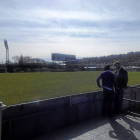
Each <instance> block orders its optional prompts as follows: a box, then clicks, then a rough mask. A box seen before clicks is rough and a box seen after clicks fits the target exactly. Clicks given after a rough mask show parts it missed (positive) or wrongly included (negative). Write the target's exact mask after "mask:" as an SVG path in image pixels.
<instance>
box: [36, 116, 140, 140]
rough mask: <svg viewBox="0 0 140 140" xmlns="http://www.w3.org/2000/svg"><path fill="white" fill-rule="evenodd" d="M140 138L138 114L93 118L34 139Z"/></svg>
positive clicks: (104, 139) (90, 139)
mask: <svg viewBox="0 0 140 140" xmlns="http://www.w3.org/2000/svg"><path fill="white" fill-rule="evenodd" d="M114 139H117V140H140V116H138V115H132V114H131V115H126V114H123V115H118V116H116V117H113V118H107V117H106V118H101V117H98V118H93V119H90V120H86V121H84V122H81V123H77V124H74V125H71V126H69V127H66V128H63V129H60V130H57V131H55V132H52V133H49V134H47V135H44V136H41V137H39V138H37V139H34V140H114Z"/></svg>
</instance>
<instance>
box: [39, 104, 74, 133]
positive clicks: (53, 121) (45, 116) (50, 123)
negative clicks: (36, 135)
mask: <svg viewBox="0 0 140 140" xmlns="http://www.w3.org/2000/svg"><path fill="white" fill-rule="evenodd" d="M39 122H40V123H39V130H40V134H41V135H43V134H45V133H48V132H50V131H53V130H56V129H58V128H62V127H65V126H67V125H71V124H74V123H76V107H75V106H71V107H66V108H63V109H58V110H54V111H49V112H45V113H41V114H40V115H39Z"/></svg>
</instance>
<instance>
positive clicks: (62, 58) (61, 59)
mask: <svg viewBox="0 0 140 140" xmlns="http://www.w3.org/2000/svg"><path fill="white" fill-rule="evenodd" d="M75 61H76V55H69V54H60V53H52V62H55V63H66V62H75Z"/></svg>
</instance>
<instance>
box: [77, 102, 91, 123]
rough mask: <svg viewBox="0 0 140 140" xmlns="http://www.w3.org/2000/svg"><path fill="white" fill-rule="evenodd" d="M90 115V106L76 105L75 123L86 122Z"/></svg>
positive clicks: (85, 104) (88, 104) (86, 104)
mask: <svg viewBox="0 0 140 140" xmlns="http://www.w3.org/2000/svg"><path fill="white" fill-rule="evenodd" d="M90 114H91V104H90V103H84V104H79V105H77V114H76V118H77V122H80V121H83V120H86V119H88V118H90V116H91V115H90Z"/></svg>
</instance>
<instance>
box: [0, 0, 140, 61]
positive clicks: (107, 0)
mask: <svg viewBox="0 0 140 140" xmlns="http://www.w3.org/2000/svg"><path fill="white" fill-rule="evenodd" d="M0 11H1V12H0V63H1V62H4V63H5V59H6V51H5V47H4V43H3V40H4V39H7V40H8V45H9V54H10V60H12V56H15V55H21V54H22V55H24V56H27V55H28V56H32V58H46V59H47V58H51V53H64V54H73V55H76V57H95V56H104V55H105V56H106V55H110V54H123V53H127V52H131V51H134V52H136V51H140V0H0Z"/></svg>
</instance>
